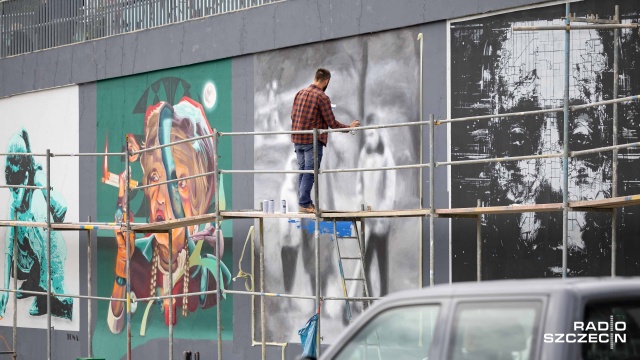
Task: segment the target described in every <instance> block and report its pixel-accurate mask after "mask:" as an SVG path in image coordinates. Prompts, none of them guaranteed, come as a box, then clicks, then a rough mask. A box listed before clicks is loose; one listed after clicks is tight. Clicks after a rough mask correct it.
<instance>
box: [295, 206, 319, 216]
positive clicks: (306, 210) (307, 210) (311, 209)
mask: <svg viewBox="0 0 640 360" xmlns="http://www.w3.org/2000/svg"><path fill="white" fill-rule="evenodd" d="M315 212H316V207H315V206H314V205H313V204H311V205H309V206H307V207H304V206H300V209H299V210H298V213H300V214H315Z"/></svg>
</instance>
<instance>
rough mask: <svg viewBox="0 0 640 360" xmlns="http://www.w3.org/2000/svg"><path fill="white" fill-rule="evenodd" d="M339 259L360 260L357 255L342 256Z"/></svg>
mask: <svg viewBox="0 0 640 360" xmlns="http://www.w3.org/2000/svg"><path fill="white" fill-rule="evenodd" d="M340 260H360V257H359V256H343V257H341V258H340Z"/></svg>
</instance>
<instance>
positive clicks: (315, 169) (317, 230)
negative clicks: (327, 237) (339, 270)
mask: <svg viewBox="0 0 640 360" xmlns="http://www.w3.org/2000/svg"><path fill="white" fill-rule="evenodd" d="M318 146H322V145H320V143H319V141H318V129H313V183H314V185H313V198H314V202H315V206H316V214H315V215H316V219H315V222H316V228H315V231H314V232H313V237H314V240H315V241H314V243H315V245H316V254H315V255H316V259H315V260H316V309H318V310H319V309H320V201H319V198H320V196H319V194H320V192H319V189H318V188H319V185H320V184H319V183H318V180H319V175H318V168H319V167H320V164H319V162H318ZM321 339H322V336H320V314H318V332H317V333H316V356H317V357H318V358H319V357H320V345H321V344H320V342H321Z"/></svg>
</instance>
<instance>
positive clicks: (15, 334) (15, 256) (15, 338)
mask: <svg viewBox="0 0 640 360" xmlns="http://www.w3.org/2000/svg"><path fill="white" fill-rule="evenodd" d="M13 220H14V221H18V215H17V214H16V215H14V217H13ZM12 265H13V290H16V291H17V290H18V227H17V226H14V227H13V264H12ZM17 358H18V293H17V292H15V293H13V360H16V359H17Z"/></svg>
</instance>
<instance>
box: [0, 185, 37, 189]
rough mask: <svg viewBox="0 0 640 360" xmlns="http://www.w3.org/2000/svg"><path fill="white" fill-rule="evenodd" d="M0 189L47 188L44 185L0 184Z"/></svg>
mask: <svg viewBox="0 0 640 360" xmlns="http://www.w3.org/2000/svg"><path fill="white" fill-rule="evenodd" d="M0 189H33V190H47V187H46V186H33V185H0Z"/></svg>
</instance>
